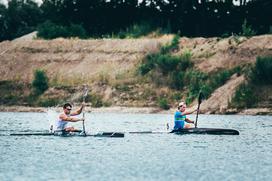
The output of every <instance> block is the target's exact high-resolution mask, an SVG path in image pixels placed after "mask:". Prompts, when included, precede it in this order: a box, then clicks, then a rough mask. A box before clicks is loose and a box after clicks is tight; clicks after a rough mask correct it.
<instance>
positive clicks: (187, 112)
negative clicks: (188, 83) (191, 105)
mask: <svg viewBox="0 0 272 181" xmlns="http://www.w3.org/2000/svg"><path fill="white" fill-rule="evenodd" d="M196 111H197V109H194V110H192V111H184V112H183V113H182V115H188V114H192V113H194V112H196Z"/></svg>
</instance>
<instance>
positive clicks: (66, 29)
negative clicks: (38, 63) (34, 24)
mask: <svg viewBox="0 0 272 181" xmlns="http://www.w3.org/2000/svg"><path fill="white" fill-rule="evenodd" d="M37 36H38V37H41V38H44V39H54V38H58V37H63V38H68V37H79V38H86V36H87V35H86V31H85V29H84V28H83V26H82V25H77V24H71V25H70V26H62V25H58V24H55V23H53V22H51V21H46V22H44V23H43V24H41V25H40V26H38V33H37Z"/></svg>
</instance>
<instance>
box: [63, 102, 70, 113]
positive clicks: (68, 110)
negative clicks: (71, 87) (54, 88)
mask: <svg viewBox="0 0 272 181" xmlns="http://www.w3.org/2000/svg"><path fill="white" fill-rule="evenodd" d="M71 110H72V105H71V104H70V103H65V104H64V105H63V111H64V112H65V114H70V112H71Z"/></svg>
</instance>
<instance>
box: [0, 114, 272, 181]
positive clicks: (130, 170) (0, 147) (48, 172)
mask: <svg viewBox="0 0 272 181" xmlns="http://www.w3.org/2000/svg"><path fill="white" fill-rule="evenodd" d="M53 117H54V116H53ZM86 118H87V121H86V129H87V130H88V131H91V132H96V131H123V132H126V131H149V130H157V131H158V130H166V123H170V127H172V126H173V123H172V122H171V120H172V115H167V114H113V113H104V114H101V113H100V114H98V113H96V114H95V113H88V114H86ZM191 118H194V116H192V117H191ZM198 123H199V124H198V126H199V127H216V128H232V129H237V130H239V131H240V135H239V136H226V135H225V136H223V135H221V136H218V135H173V134H145V135H144V134H143V135H136V134H126V135H125V138H94V137H86V138H83V137H67V138H63V137H46V136H28V137H16V136H13V137H11V136H0V143H1V144H0V163H1V164H0V180H1V181H5V180H271V179H272V174H271V173H272V172H271V171H272V164H271V163H272V152H271V150H272V142H271V140H272V118H271V117H269V116H230V115H228V116H217V115H200V116H199V122H198ZM74 125H75V126H76V127H77V128H79V129H80V128H81V127H82V125H81V123H75V124H74ZM48 126H49V122H48V120H47V114H45V113H0V130H1V133H0V134H2V133H3V132H18V131H22V130H28V131H31V130H35V131H38V130H39V131H46V130H48Z"/></svg>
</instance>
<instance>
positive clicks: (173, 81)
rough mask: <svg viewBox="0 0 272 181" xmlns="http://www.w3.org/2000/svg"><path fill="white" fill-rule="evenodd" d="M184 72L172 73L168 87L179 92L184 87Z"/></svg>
mask: <svg viewBox="0 0 272 181" xmlns="http://www.w3.org/2000/svg"><path fill="white" fill-rule="evenodd" d="M184 74H185V73H184V72H182V71H174V72H172V73H171V75H170V87H171V88H174V89H177V90H181V89H182V88H183V87H184V81H183V79H184Z"/></svg>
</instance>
